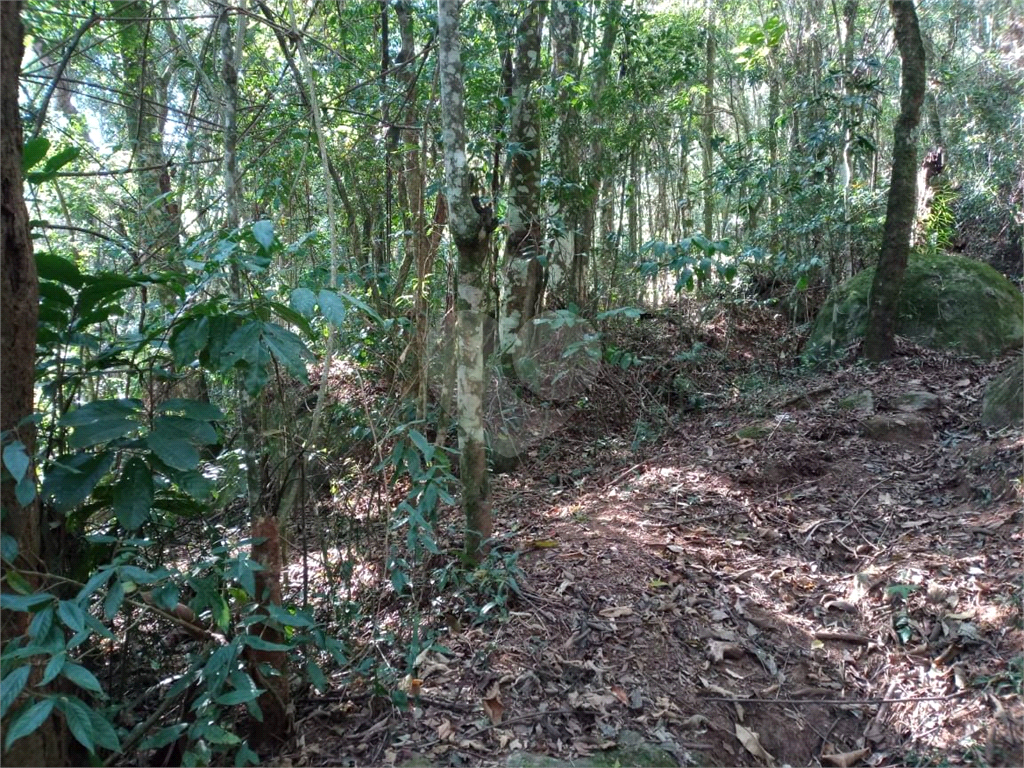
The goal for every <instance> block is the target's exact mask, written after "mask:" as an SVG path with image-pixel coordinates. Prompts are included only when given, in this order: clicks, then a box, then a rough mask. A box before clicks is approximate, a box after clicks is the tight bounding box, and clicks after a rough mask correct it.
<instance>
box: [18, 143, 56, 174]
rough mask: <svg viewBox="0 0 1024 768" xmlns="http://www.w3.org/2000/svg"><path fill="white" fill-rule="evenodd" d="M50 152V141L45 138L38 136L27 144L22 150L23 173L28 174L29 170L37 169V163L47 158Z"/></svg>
mask: <svg viewBox="0 0 1024 768" xmlns="http://www.w3.org/2000/svg"><path fill="white" fill-rule="evenodd" d="M49 151H50V140H49V139H47V138H46V137H44V136H37V137H36V138H34V139H29V140H28V141H26V142H25V146H24V147H23V148H22V150H21V172H22V173H27V172H28V170H29V168H33V167H35V165H36V163H38V162H39V161H40V160H42V159H43V158H44V157H46V153H47V152H49Z"/></svg>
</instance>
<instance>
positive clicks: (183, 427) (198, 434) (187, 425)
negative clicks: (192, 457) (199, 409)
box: [153, 415, 220, 445]
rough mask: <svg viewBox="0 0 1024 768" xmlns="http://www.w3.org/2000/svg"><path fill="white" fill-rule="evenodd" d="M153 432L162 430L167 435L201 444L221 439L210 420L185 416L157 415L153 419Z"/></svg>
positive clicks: (214, 442)
mask: <svg viewBox="0 0 1024 768" xmlns="http://www.w3.org/2000/svg"><path fill="white" fill-rule="evenodd" d="M153 432H162V433H165V434H166V435H167V437H176V438H182V439H185V440H188V441H189V442H191V443H198V444H199V445H214V444H216V443H217V442H218V441H219V440H220V436H219V435H218V434H217V430H216V429H214V428H213V426H212V425H211V424H210V423H209V422H208V421H200V420H197V419H189V418H185V417H184V416H174V415H169V416H157V417H156V418H155V419H153Z"/></svg>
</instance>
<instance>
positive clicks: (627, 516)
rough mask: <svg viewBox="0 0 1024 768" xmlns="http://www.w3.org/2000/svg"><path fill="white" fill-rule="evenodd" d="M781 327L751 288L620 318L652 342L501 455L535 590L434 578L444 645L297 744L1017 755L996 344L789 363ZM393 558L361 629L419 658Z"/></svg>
mask: <svg viewBox="0 0 1024 768" xmlns="http://www.w3.org/2000/svg"><path fill="white" fill-rule="evenodd" d="M790 328H791V324H789V323H787V321H785V320H783V319H782V318H780V317H778V316H777V315H775V314H773V313H772V312H771V311H769V310H767V309H764V308H758V307H755V308H753V310H749V311H748V310H744V311H743V312H742V313H740V314H738V315H737V314H731V313H729V312H723V313H722V314H721V315H719V316H717V317H713V318H706V317H705V318H702V319H700V320H699V322H697V321H696V320H694V319H693V318H691V319H689V320H687V319H686V313H685V312H682V311H680V312H679V313H676V314H674V313H673V310H665V311H664V312H659V313H656V314H655V315H654V316H652V317H648V318H647V319H638V320H635V321H633V322H632V323H631V324H625V325H624V326H623V327H622V328H620V329H619V330H618V331H617V332H616V334H617V336H616V338H615V342H616V344H617V345H618V346H619V347H620V348H623V349H630V350H631V351H633V352H635V353H636V354H638V355H640V356H642V357H643V359H644V360H646V361H647V362H646V363H644V364H642V365H637V366H634V367H632V368H630V369H628V370H622V369H620V368H614V367H611V366H609V367H608V370H606V371H602V373H601V374H600V375H599V376H598V379H597V381H596V382H595V384H594V386H593V388H592V391H591V392H590V395H589V398H588V402H587V407H586V409H585V410H580V411H579V412H577V413H576V414H575V415H574V416H573V417H572V418H571V419H570V420H569V421H568V422H567V423H565V424H564V425H563V426H562V428H561V429H560V430H559V431H558V432H557V434H553V435H550V436H548V437H547V438H545V439H544V441H543V442H541V443H539V444H537V445H535V446H533V447H532V448H531V449H530V451H529V452H528V454H527V458H526V461H525V462H524V463H523V464H522V465H521V466H520V467H519V468H518V469H516V470H515V471H513V472H510V473H507V474H502V475H498V476H497V477H495V478H494V481H493V487H492V491H493V501H494V517H495V526H496V530H495V536H496V539H497V540H498V541H499V544H498V545H497V547H496V549H495V560H494V562H498V563H500V562H505V563H512V562H514V563H515V565H516V566H517V567H518V569H520V572H519V573H518V576H517V585H518V587H519V592H518V593H516V592H514V591H512V592H510V593H508V601H507V604H506V605H505V606H500V605H498V606H496V607H495V610H494V612H493V613H494V617H493V618H491V619H487V620H484V621H482V623H480V622H475V619H480V618H481V615H480V612H479V608H477V609H476V613H474V612H473V611H472V610H470V606H469V605H468V604H467V603H466V602H465V600H463V602H461V603H453V602H451V601H449V602H445V601H446V598H445V596H444V595H442V594H434V593H431V592H430V591H429V590H424V593H423V598H422V600H421V601H420V603H421V607H422V612H423V613H422V618H421V620H420V621H421V623H422V626H421V627H420V631H421V633H422V634H423V635H426V634H428V632H433V635H432V636H433V637H435V638H436V643H437V645H439V646H442V647H441V648H435V649H433V650H432V649H431V648H429V647H428V648H427V649H426V650H423V651H422V652H420V653H418V655H417V656H416V658H415V679H410V678H406V679H405V681H404V683H403V682H401V681H399V683H397V684H398V685H402V686H403V688H404V690H405V691H406V692H407V693H408V694H409V707H408V708H406V709H402V708H400V707H397V706H395V705H394V701H395V697H394V696H389V692H388V691H387V690H386V689H381V688H380V687H379V686H378V687H377V688H374V687H373V686H372V685H369V684H367V682H366V681H365V679H362V678H360V677H359V676H358V675H354V674H351V673H345V672H343V671H342V672H339V673H338V675H337V676H336V677H335V678H332V684H336V685H337V688H336V689H334V690H330V691H328V692H326V693H317V692H315V691H313V690H309V691H308V692H307V693H306V694H304V695H303V696H302V697H301V698H299V699H298V700H297V702H296V705H297V710H296V722H297V731H298V733H299V738H298V741H297V742H296V743H295V744H293V745H290V746H289V747H288V748H286V749H285V750H284V751H283V752H282V753H281V755H280V760H281V761H282V762H283V763H285V764H292V765H367V764H368V765H436V766H466V765H484V764H488V765H492V764H508V765H513V764H514V765H590V764H594V763H598V762H600V760H601V759H602V758H604V760H605V762H604V763H603V764H605V765H609V764H610V765H617V764H620V765H627V764H630V763H629V761H630V760H631V759H644V760H646V759H648V758H628V757H623V756H622V755H628V754H631V753H623V752H619V751H615V749H616V747H618V746H619V745H620V744H623V743H627V742H629V743H633V744H636V743H637V742H638V741H639V742H641V743H645V744H647V745H650V746H654V747H656V748H657V750H656V751H655V755H656V756H655V757H653V758H650V760H651V762H648V763H647V764H668V765H673V764H678V765H707V766H727V765H775V764H789V765H833V766H849V765H872V766H896V765H901V766H903V765H908V766H909V765H913V766H926V765H927V766H940V765H1021V764H1022V763H1024V704H1022V697H1021V682H1022V677H1024V650H1022V649H1024V613H1022V600H1024V584H1022V575H1024V569H1022V558H1024V548H1022V540H1024V526H1022V514H1021V508H1022V498H1024V496H1022V488H1021V481H1022V478H1024V465H1022V449H1024V440H1022V433H1021V431H1020V430H1004V431H1002V432H999V433H991V432H986V431H985V430H984V429H982V427H981V426H980V423H979V414H980V406H981V396H982V392H983V389H984V385H985V383H986V381H987V380H988V379H989V378H990V377H991V376H992V375H993V374H994V373H996V372H997V371H998V370H1000V369H1001V368H1002V366H1003V365H1005V363H1006V361H1005V360H1003V361H996V362H995V363H983V362H979V361H975V360H966V359H963V358H958V357H956V356H954V355H948V354H944V353H938V352H934V351H928V350H923V349H920V348H912V347H909V346H905V345H904V346H901V348H900V353H899V355H898V356H897V358H896V359H894V360H893V361H892V362H891V363H889V364H887V365H883V366H880V367H868V366H865V365H863V364H860V363H858V362H857V361H856V359H855V358H853V357H851V358H848V359H847V360H846V362H844V363H841V364H837V365H834V366H832V367H831V368H829V369H822V370H818V371H817V372H814V371H806V370H804V371H798V370H795V369H794V370H791V371H787V370H785V367H784V363H785V362H786V361H789V362H792V361H793V359H794V357H793V352H794V351H795V349H796V344H797V340H795V339H794V336H793V334H792V332H791V330H790ZM694 329H699V330H694ZM695 350H696V351H699V352H700V354H697V353H696V352H695ZM345 386H348V387H349V392H348V395H349V396H358V394H356V395H353V392H352V390H351V387H352V382H351V381H349V382H347V385H346V383H345V382H339V389H344V387H345ZM866 393H870V394H866ZM325 514H334V515H343V514H350V513H348V512H344V511H342V510H340V509H335V510H334V511H333V512H332V511H331V510H329V509H328V510H326V511H325ZM446 515H447V517H446V519H447V520H448V521H449V522H450V523H452V526H451V530H457V527H458V526H457V522H458V512H457V510H456V509H455V508H452V509H450V510H448V511H447V512H446ZM382 535H383V534H382ZM397 535H398V536H399V537H401V536H402V535H404V534H397ZM438 543H439V545H440V546H441V548H442V550H445V549H446V548H448V547H450V548H452V549H454V548H456V547H457V546H458V544H459V542H458V540H457V537H450V540H446V535H445V534H444V532H443V531H442V532H441V535H440V536H439V540H438ZM376 548H377V550H378V554H377V557H378V559H380V549H381V547H380V542H379V541H378V542H377V543H376ZM325 551H326V549H325ZM316 557H317V555H316V554H315V553H312V552H308V553H307V558H309V559H308V560H307V562H306V565H305V566H304V567H305V568H306V571H307V575H308V577H309V578H310V579H312V581H311V582H310V589H311V591H317V590H316V585H315V582H316V579H317V578H325V577H324V576H323V574H324V573H325V571H323V570H322V569H321V570H319V571H318V570H317V569H316V568H314V567H312V566H311V565H310V563H311V562H312V561H315V560H316ZM450 557H451V556H450V555H442V556H441V557H440V558H438V559H437V560H436V563H435V567H436V566H437V565H438V564H441V563H443V562H445V558H448V559H450ZM314 564H315V563H314ZM490 567H496V566H493V563H492V566H490ZM298 569H300V565H299V564H297V563H296V564H294V565H293V566H292V573H293V578H292V582H291V583H292V587H293V588H294V587H295V585H296V582H297V580H298V577H297V575H296V574H297V573H298ZM318 573H319V574H320V576H318V575H317V574H318ZM357 573H358V569H357ZM479 573H481V574H482V576H483V578H484V581H486V578H487V577H488V572H487V571H482V572H479ZM493 578H494V579H495V585H492V588H493V589H494V591H495V594H496V595H498V596H499V597H500V595H501V594H504V593H502V592H501V590H500V586H501V585H500V584H499V583H498V582H500V580H501V578H502V577H501V574H500V573H498V574H496V575H494V577H493ZM385 581H386V580H385ZM380 582H381V579H379V578H378V579H377V580H376V586H375V587H373V589H374V590H376V592H377V593H376V595H370V594H368V593H367V592H363V593H361V594H362V597H360V603H361V604H362V605H363V606H364V611H366V612H368V614H370V615H366V614H364V615H363V617H362V618H363V620H364V622H365V623H364V627H369V626H371V625H372V626H373V627H374V628H375V629H374V632H375V635H374V636H375V637H376V638H377V640H370V639H367V640H366V645H365V649H366V650H365V653H366V654H368V655H370V656H379V657H380V658H389V659H390V662H391V663H393V666H394V668H395V669H396V670H399V671H400V670H402V669H408V666H405V665H406V664H407V660H406V659H403V658H401V657H400V656H397V655H396V656H395V657H390V656H389V654H392V653H395V651H394V649H395V648H398V647H399V645H400V644H398V643H396V644H395V645H394V646H391V647H385V644H384V643H382V642H381V641H380V639H379V638H380V637H381V636H382V632H383V631H384V630H383V629H382V628H385V629H386V628H388V627H393V628H394V632H395V634H396V636H401V635H402V632H403V631H404V632H406V633H408V626H409V621H408V618H409V617H408V614H407V612H406V615H405V619H406V621H405V624H404V625H403V624H402V623H401V621H400V619H401V617H399V616H398V615H397V611H399V610H401V609H400V607H399V604H398V601H396V600H395V599H394V597H393V594H392V595H391V596H390V597H389V596H388V595H387V594H386V593H388V592H389V590H390V588H391V587H390V584H387V585H386V586H384V587H382V586H380ZM478 586H480V585H478ZM484 587H486V584H484V585H483V586H481V587H480V588H481V589H484ZM484 591H486V590H485V589H484ZM499 602H500V601H499ZM406 610H407V609H406ZM484 618H485V619H486V617H484ZM402 627H404V629H402ZM405 637H406V639H407V640H408V634H406V635H405ZM367 638H369V635H367ZM347 639H348V640H349V641H350V642H358V640H357V639H355V638H351V637H350V638H347ZM377 660H378V661H379V660H380V659H377ZM523 752H527V753H531V754H532V755H539V756H547V757H546V758H540V757H538V758H529V759H527V760H526V761H524V760H522V759H518V760H517V758H511V759H510V758H509V756H510V755H520V753H523ZM609 755H610V756H612V759H611V761H610V762H609V761H608V756H609ZM657 755H660V756H662V758H664V757H667V758H668V759H667V761H666V760H662V761H661V762H659V760H661V759H662V758H659V757H657ZM520 757H521V755H520ZM548 758H550V759H548ZM531 760H534V762H530V761H531Z"/></svg>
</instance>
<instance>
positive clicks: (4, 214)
mask: <svg viewBox="0 0 1024 768" xmlns="http://www.w3.org/2000/svg"><path fill="white" fill-rule="evenodd" d="M22 35H23V29H22V26H21V2H20V0H19V1H17V2H4V3H0V233H2V241H0V296H3V302H0V380H2V381H3V397H0V432H2V433H3V435H4V443H3V447H4V448H6V447H7V446H8V445H10V444H11V443H13V442H15V441H18V442H21V444H22V445H23V446H24V452H25V455H26V456H27V457H28V460H29V465H28V468H27V469H26V470H25V476H26V477H27V478H28V479H29V481H30V482H32V483H33V484H34V483H35V463H34V461H33V459H34V457H35V453H36V428H35V422H34V421H33V420H32V418H31V417H32V413H33V410H34V393H35V388H34V387H35V359H36V327H37V323H38V320H39V278H38V275H37V273H36V262H35V257H34V256H33V254H32V239H31V237H30V236H29V225H28V209H27V208H26V207H25V198H24V195H23V191H22V179H21V153H22V129H21V116H20V115H19V113H18V73H19V72H20V71H21V58H22V55H23V53H24V50H25V49H24V40H23V37H22ZM15 487H16V482H15V481H14V480H12V479H11V478H10V476H9V475H7V476H5V479H4V480H3V481H2V483H0V506H2V508H3V511H4V533H5V534H6V535H9V536H11V537H13V538H14V539H15V541H17V543H18V557H17V560H16V561H15V563H14V564H13V565H14V566H15V567H17V568H18V569H19V570H20V569H22V568H23V569H25V570H26V571H32V572H38V571H41V570H43V567H42V536H43V524H42V522H43V521H42V510H41V507H40V505H39V498H38V496H34V497H33V498H32V500H31V501H30V502H29V503H27V504H22V503H21V502H20V501H19V500H18V494H17V493H16V492H15ZM22 498H24V495H23V496H22ZM7 576H8V570H7V564H6V563H5V564H4V568H3V580H4V586H5V587H6V586H7V584H8V582H7ZM23 578H26V579H27V581H28V582H29V584H30V585H32V586H33V587H39V586H40V585H39V584H38V581H37V579H35V578H34V577H23ZM29 619H31V615H30V614H27V613H13V612H7V611H5V612H3V613H2V614H0V643H2V645H3V646H6V644H7V642H8V641H9V640H13V639H15V638H17V637H21V636H22V635H24V634H25V632H26V631H27V630H28V623H29ZM34 658H35V659H36V660H38V666H37V667H36V668H35V669H34V670H33V671H32V673H31V681H32V682H36V681H38V680H39V678H40V677H41V676H42V666H41V664H42V661H44V660H45V659H44V658H43V657H42V656H37V657H34ZM20 708H21V707H20V703H15V704H14V705H12V706H11V708H10V710H9V711H10V712H17V711H20ZM7 725H8V721H6V720H5V722H3V723H0V744H2V739H3V736H4V735H5V734H6V732H7ZM67 763H68V741H67V736H66V732H65V730H64V728H63V727H62V726H61V721H60V719H59V717H58V715H57V714H56V712H54V713H51V714H50V716H49V717H48V718H47V719H46V721H45V722H43V724H42V725H40V726H39V727H38V728H37V729H36V730H35V731H34V732H33V733H31V734H29V735H28V736H25V737H24V738H21V739H19V740H18V741H16V742H14V744H13V745H12V746H11V749H10V750H8V751H6V752H4V753H3V764H4V765H66V764H67Z"/></svg>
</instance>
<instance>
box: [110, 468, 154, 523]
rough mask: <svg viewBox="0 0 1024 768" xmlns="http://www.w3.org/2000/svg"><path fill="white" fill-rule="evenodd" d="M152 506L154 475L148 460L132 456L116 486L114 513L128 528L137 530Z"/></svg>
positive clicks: (147, 517) (147, 516)
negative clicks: (147, 463)
mask: <svg viewBox="0 0 1024 768" xmlns="http://www.w3.org/2000/svg"><path fill="white" fill-rule="evenodd" d="M152 508H153V475H152V473H151V472H150V469H149V467H148V466H146V462H144V461H143V460H142V459H140V458H138V457H135V458H132V459H130V460H129V461H128V463H127V464H126V465H125V468H124V469H123V470H122V471H121V479H120V480H118V481H117V485H115V486H114V514H115V515H116V516H117V521H118V522H119V523H121V525H123V526H124V527H125V528H126V529H127V530H129V531H135V530H137V529H138V528H140V527H141V526H142V524H143V523H145V522H146V520H148V519H149V513H150V510H152Z"/></svg>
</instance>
